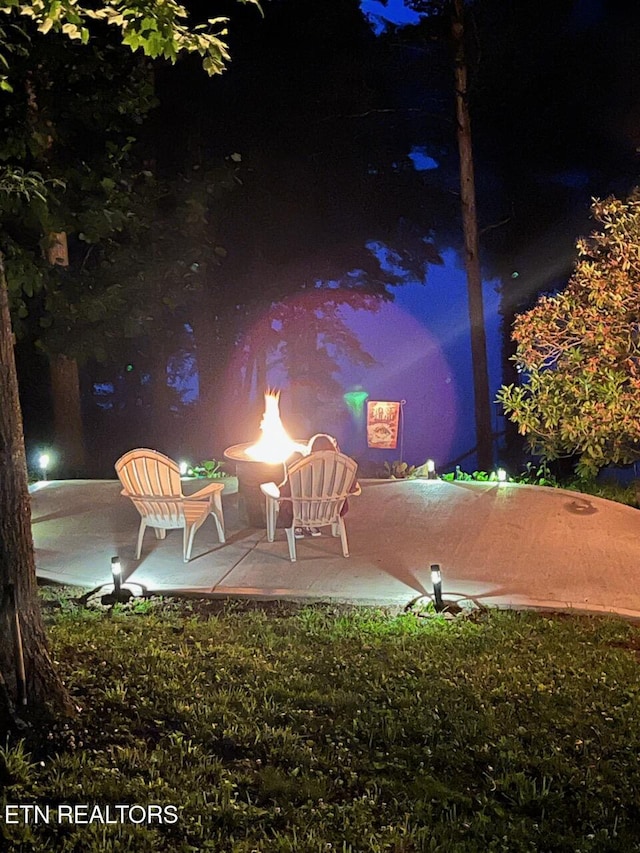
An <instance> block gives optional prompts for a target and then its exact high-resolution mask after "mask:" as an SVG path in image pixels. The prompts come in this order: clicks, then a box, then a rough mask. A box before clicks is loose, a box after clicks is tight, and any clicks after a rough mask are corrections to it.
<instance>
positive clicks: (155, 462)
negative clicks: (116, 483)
mask: <svg viewBox="0 0 640 853" xmlns="http://www.w3.org/2000/svg"><path fill="white" fill-rule="evenodd" d="M116 472H117V474H118V477H119V478H120V481H121V482H122V485H123V486H124V487H125V489H126V490H127V492H128V493H129V494H130V495H131V496H132V497H133V495H147V496H154V497H172V498H181V497H182V485H181V483H180V468H179V466H178V464H177V463H176V462H174V461H173V459H169V457H168V456H165V455H164V454H163V453H158V452H157V451H156V450H148V449H147V448H144V447H143V448H139V449H137V450H130V451H129V453H125V455H124V456H121V457H120V459H118V461H117V462H116Z"/></svg>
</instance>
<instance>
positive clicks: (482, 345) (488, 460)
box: [452, 0, 493, 471]
mask: <svg viewBox="0 0 640 853" xmlns="http://www.w3.org/2000/svg"><path fill="white" fill-rule="evenodd" d="M452 36H453V45H454V68H455V89H456V118H457V135H458V152H459V155H460V200H461V206H462V227H463V232H464V260H465V269H466V271H467V294H468V299H469V320H470V325H471V359H472V368H473V396H474V405H475V420H476V442H477V444H476V452H477V456H478V467H479V468H480V469H482V470H485V471H489V470H491V468H492V467H493V441H492V435H491V433H492V429H491V402H490V397H489V365H488V361H487V340H486V333H485V325H484V307H483V300H482V271H481V269H480V253H479V245H478V218H477V212H476V190H475V177H474V172H473V151H472V147H471V121H470V117H469V100H468V94H467V63H466V53H465V44H464V38H465V37H464V0H453V22H452Z"/></svg>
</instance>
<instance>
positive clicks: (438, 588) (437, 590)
mask: <svg viewBox="0 0 640 853" xmlns="http://www.w3.org/2000/svg"><path fill="white" fill-rule="evenodd" d="M431 583H432V584H433V602H434V604H435V608H436V613H442V611H443V610H444V604H443V602H442V572H441V571H440V564H439V563H432V564H431Z"/></svg>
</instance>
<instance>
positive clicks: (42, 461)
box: [38, 453, 51, 480]
mask: <svg viewBox="0 0 640 853" xmlns="http://www.w3.org/2000/svg"><path fill="white" fill-rule="evenodd" d="M50 461H51V460H50V459H49V454H48V453H41V454H40V457H39V459H38V465H39V466H40V471H41V472H42V479H43V480H46V479H47V469H48V467H49V462H50Z"/></svg>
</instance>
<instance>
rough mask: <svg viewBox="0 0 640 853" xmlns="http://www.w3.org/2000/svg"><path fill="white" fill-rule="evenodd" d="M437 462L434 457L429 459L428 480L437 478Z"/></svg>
mask: <svg viewBox="0 0 640 853" xmlns="http://www.w3.org/2000/svg"><path fill="white" fill-rule="evenodd" d="M437 478H438V475H437V474H436V463H435V462H434V460H433V459H427V480H437Z"/></svg>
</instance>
